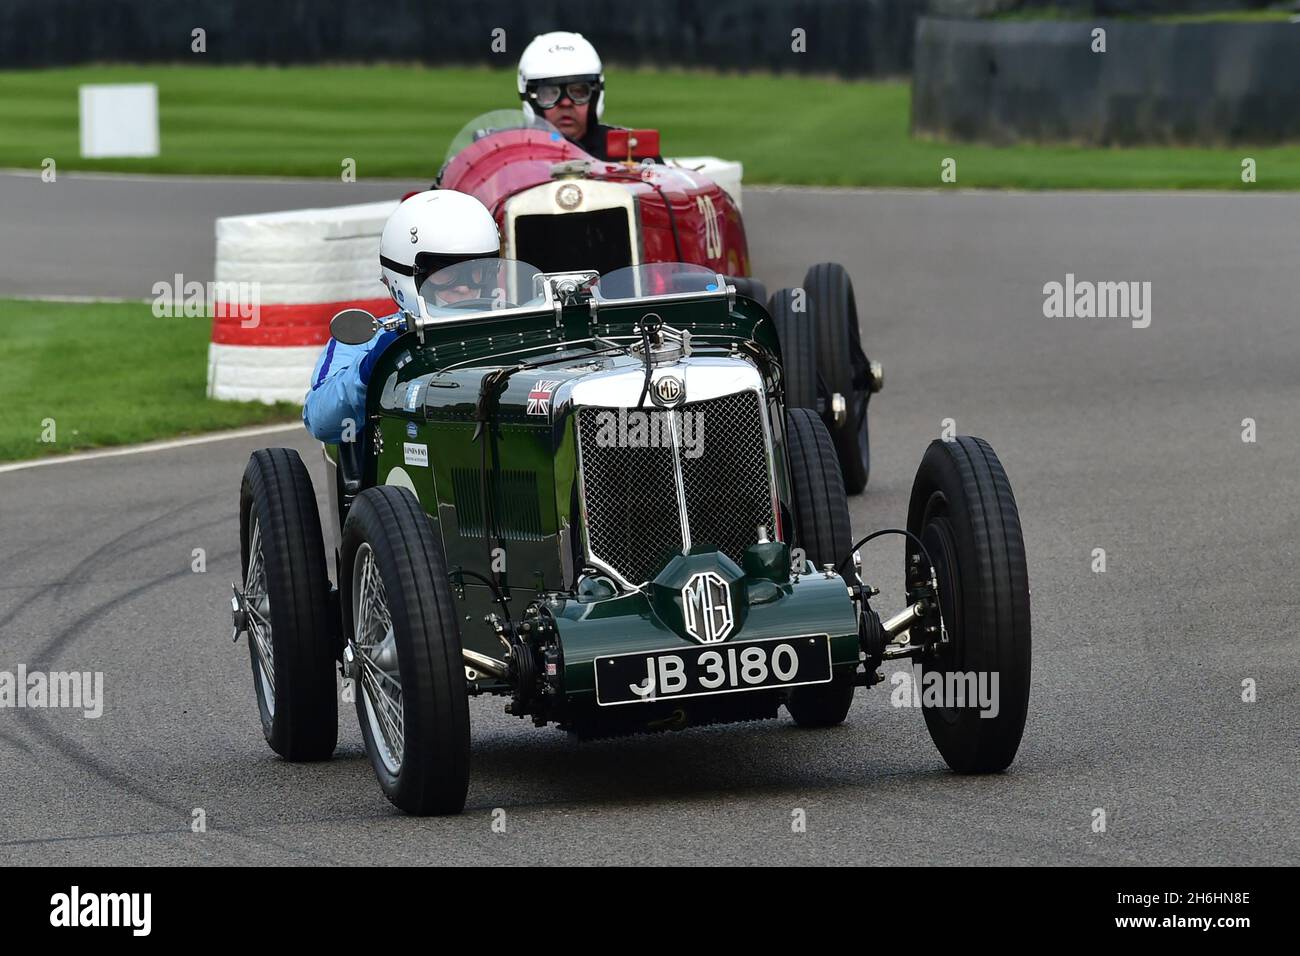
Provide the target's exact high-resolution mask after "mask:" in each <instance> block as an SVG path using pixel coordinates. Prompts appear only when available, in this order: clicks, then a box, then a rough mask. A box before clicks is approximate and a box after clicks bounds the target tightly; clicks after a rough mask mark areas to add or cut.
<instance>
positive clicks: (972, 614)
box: [907, 435, 1030, 773]
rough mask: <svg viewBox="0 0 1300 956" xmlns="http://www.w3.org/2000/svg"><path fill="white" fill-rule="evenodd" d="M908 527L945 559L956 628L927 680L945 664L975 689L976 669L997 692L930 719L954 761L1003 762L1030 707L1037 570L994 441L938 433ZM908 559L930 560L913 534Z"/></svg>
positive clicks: (949, 613) (933, 711) (926, 664)
mask: <svg viewBox="0 0 1300 956" xmlns="http://www.w3.org/2000/svg"><path fill="white" fill-rule="evenodd" d="M907 528H908V530H909V531H911V532H912V533H913V534H915V535H917V536H918V537H919V538H920V539H921V541H922V543H923V544H924V545H925V549H926V551H927V552H928V553H929V556H930V558H931V560H933V562H934V564H935V572H936V576H937V578H938V581H939V606H940V608H941V610H942V613H943V621H944V626H945V629H946V631H947V636H948V643H947V644H937V645H935V646H934V648H933V649H932V650H931V651H930V652H928V653H927V654H926V655H924V656H923V657H921V658H920V662H921V668H922V681H923V682H925V683H928V681H927V678H928V675H930V674H932V673H937V674H938V675H939V677H940V678H942V685H941V686H944V687H949V686H954V687H955V686H957V685H958V684H959V683H960V685H961V686H962V687H963V688H965V689H966V690H965V691H964V693H965V694H966V695H968V694H969V688H970V687H971V675H974V681H975V684H974V686H975V687H976V688H978V687H980V686H981V685H980V681H983V682H984V683H983V686H984V688H986V689H987V690H988V691H989V692H991V693H992V697H991V700H989V701H988V703H989V704H990V705H991V706H988V707H986V706H984V703H985V702H984V701H978V702H977V703H978V704H979V706H973V705H972V704H971V702H970V701H969V699H968V700H967V702H966V705H965V706H960V707H959V706H951V705H952V704H953V701H951V700H948V701H945V702H944V703H945V704H947V705H949V706H943V707H925V708H924V710H923V713H924V714H925V723H926V726H927V727H928V728H929V730H930V736H931V738H932V739H933V740H934V743H935V746H937V747H938V748H939V753H941V754H942V755H943V759H944V760H945V761H947V763H948V766H950V767H951V768H952V769H953V770H956V771H957V772H959V773H991V772H996V771H999V770H1003V769H1005V768H1006V767H1007V766H1008V765H1009V764H1010V763H1011V761H1012V760H1013V759H1014V758H1015V755H1016V750H1017V749H1018V748H1019V746H1020V738H1021V735H1022V734H1023V732H1024V727H1025V716H1026V714H1027V712H1028V709H1029V677H1030V619H1029V576H1028V572H1027V570H1026V566H1025V542H1024V537H1023V536H1022V534H1021V530H1020V514H1019V511H1018V510H1017V508H1016V499H1015V496H1014V495H1012V493H1011V483H1010V482H1009V481H1008V480H1007V474H1006V471H1004V470H1003V468H1002V463H1001V462H1000V461H999V460H998V456H997V455H996V454H995V453H994V451H993V449H992V448H991V447H990V446H989V444H988V442H986V441H984V440H983V439H979V438H971V437H969V436H965V435H963V436H959V437H958V438H956V439H954V440H952V441H939V440H936V441H933V442H931V443H930V447H929V448H928V449H926V452H925V456H924V457H923V458H922V459H921V465H920V467H919V468H918V469H917V473H916V480H915V482H914V483H913V485H912V497H911V502H910V504H909V506H908V512H907ZM907 560H908V561H909V562H911V561H914V560H923V559H921V558H919V549H918V548H917V547H916V545H915V544H913V543H912V542H911V541H908V544H907ZM994 675H996V681H997V683H996V684H995V683H994V682H993V681H994ZM923 700H924V697H923ZM988 713H993V714H994V716H987V714H988Z"/></svg>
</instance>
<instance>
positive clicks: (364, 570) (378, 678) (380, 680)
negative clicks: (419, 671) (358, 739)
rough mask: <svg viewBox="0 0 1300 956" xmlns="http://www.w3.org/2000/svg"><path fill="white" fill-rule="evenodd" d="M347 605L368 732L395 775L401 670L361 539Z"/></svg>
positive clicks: (401, 733) (380, 584)
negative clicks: (351, 617)
mask: <svg viewBox="0 0 1300 956" xmlns="http://www.w3.org/2000/svg"><path fill="white" fill-rule="evenodd" d="M352 606H353V607H354V608H356V630H355V635H356V636H355V638H354V640H353V650H354V652H355V654H356V661H357V682H358V683H359V684H360V690H361V696H362V702H363V704H364V708H365V714H366V719H367V721H368V722H369V724H370V737H371V739H372V740H373V741H374V743H375V749H376V751H377V753H378V755H379V758H380V760H382V761H383V763H384V766H385V767H386V768H387V769H388V772H389V773H391V774H392V775H393V776H397V775H398V774H399V773H400V772H401V769H402V751H403V746H404V741H405V734H406V724H405V712H404V708H403V706H402V675H401V668H400V666H399V665H398V662H397V641H396V639H395V638H394V635H393V615H392V613H391V612H390V611H389V609H388V594H387V592H386V591H385V590H384V579H383V578H382V577H381V576H380V574H379V566H378V565H377V564H376V563H375V552H374V549H372V548H371V547H370V545H369V543H365V542H363V543H362V544H361V546H360V547H358V548H357V556H356V559H355V561H354V563H353V570H352Z"/></svg>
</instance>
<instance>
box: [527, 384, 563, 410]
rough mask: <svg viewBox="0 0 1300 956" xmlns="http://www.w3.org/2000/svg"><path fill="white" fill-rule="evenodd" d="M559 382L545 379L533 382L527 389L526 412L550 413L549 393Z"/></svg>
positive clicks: (550, 393) (552, 391) (551, 392)
mask: <svg viewBox="0 0 1300 956" xmlns="http://www.w3.org/2000/svg"><path fill="white" fill-rule="evenodd" d="M559 384H560V383H559V382H551V381H546V380H542V381H540V382H536V383H534V384H533V387H532V388H531V389H529V391H528V414H529V415H549V414H551V395H552V394H553V393H554V392H555V389H556V387H557V386H558V385H559Z"/></svg>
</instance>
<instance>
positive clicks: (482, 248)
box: [379, 189, 501, 315]
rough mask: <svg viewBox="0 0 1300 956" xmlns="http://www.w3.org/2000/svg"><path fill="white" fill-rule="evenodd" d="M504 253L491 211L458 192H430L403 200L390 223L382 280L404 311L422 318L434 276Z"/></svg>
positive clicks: (382, 251) (386, 231)
mask: <svg viewBox="0 0 1300 956" xmlns="http://www.w3.org/2000/svg"><path fill="white" fill-rule="evenodd" d="M500 254H501V234H500V233H499V232H498V231H497V224H496V220H495V219H493V218H492V213H490V212H488V210H487V207H486V206H484V205H483V204H482V203H481V202H479V201H478V200H477V199H475V198H474V197H473V196H469V195H466V194H465V193H460V192H456V191H455V190H454V189H430V190H428V191H426V192H422V193H416V194H415V195H414V196H411V197H409V198H408V199H405V200H403V201H402V204H401V205H399V206H398V207H397V209H396V210H394V211H393V214H392V215H391V216H389V217H388V222H386V223H384V233H383V236H382V238H381V239H380V240H379V265H380V267H381V270H382V275H381V281H382V282H383V283H384V285H386V286H387V287H388V293H389V295H391V296H392V297H393V301H394V302H396V303H397V307H398V308H399V309H401V310H402V311H404V312H410V313H411V314H412V315H421V314H423V313H424V309H423V307H422V306H421V300H420V286H421V285H423V284H424V281H425V280H426V279H427V278H429V276H431V275H432V274H433V273H435V272H438V271H439V270H441V269H445V268H447V267H448V266H450V265H453V264H455V263H457V262H465V261H468V260H470V259H490V258H495V257H497V256H499V255H500Z"/></svg>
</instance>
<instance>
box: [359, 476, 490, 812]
mask: <svg viewBox="0 0 1300 956" xmlns="http://www.w3.org/2000/svg"><path fill="white" fill-rule="evenodd" d="M342 544H343V548H342V557H341V565H340V567H341V573H342V574H344V575H346V576H347V577H348V580H347V582H346V584H343V585H341V586H342V587H343V588H344V589H345V590H343V594H344V596H345V598H346V601H345V604H346V606H345V607H344V608H343V630H344V636H345V638H346V639H347V650H346V651H345V654H344V656H345V658H348V664H349V672H350V673H351V674H352V675H353V677H354V678H355V679H356V681H357V685H358V686H357V689H358V690H359V691H360V693H358V694H357V695H356V707H357V720H358V721H359V722H360V724H361V735H362V737H364V738H365V744H366V753H367V755H368V756H369V757H370V765H371V767H373V768H374V771H375V777H376V779H378V781H379V785H380V786H381V787H382V788H383V790H384V794H385V795H386V796H387V797H388V799H389V800H391V801H392V803H393V805H394V806H397V807H399V808H401V809H402V810H405V811H406V812H407V813H416V814H431V813H460V811H461V810H462V809H463V808H464V806H465V795H466V792H467V791H468V789H469V695H468V689H467V687H466V683H465V659H464V655H463V653H462V650H461V642H460V624H459V614H458V612H457V606H456V596H455V594H454V593H453V592H452V588H451V578H450V576H449V575H448V573H447V564H446V559H445V558H444V556H443V551H442V541H441V540H440V538H439V536H438V534H437V533H436V532H435V529H434V524H433V522H432V521H431V520H430V517H429V515H428V514H427V513H426V512H425V510H424V508H423V507H422V506H421V505H420V502H419V499H417V498H416V497H415V494H414V493H413V492H412V491H411V490H410V489H408V488H399V487H397V486H395V485H379V486H376V487H373V488H367V489H366V490H364V491H363V492H361V494H359V495H358V496H357V498H356V500H355V501H354V502H353V503H352V508H351V510H349V512H348V518H347V521H346V522H345V523H344V525H343V541H342Z"/></svg>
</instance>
